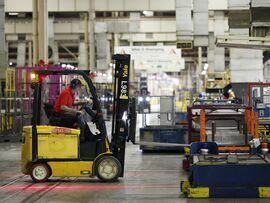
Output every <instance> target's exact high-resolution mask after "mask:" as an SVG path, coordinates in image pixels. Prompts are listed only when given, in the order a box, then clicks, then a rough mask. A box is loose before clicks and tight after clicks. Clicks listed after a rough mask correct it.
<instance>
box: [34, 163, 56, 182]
mask: <svg viewBox="0 0 270 203" xmlns="http://www.w3.org/2000/svg"><path fill="white" fill-rule="evenodd" d="M38 168H40V169H41V170H43V172H44V173H45V174H44V175H43V177H41V178H37V175H35V173H36V172H37V171H36V170H37V169H38ZM30 176H31V178H32V180H33V181H34V182H35V183H43V182H46V181H47V180H48V179H49V177H50V176H51V169H50V167H49V166H48V165H47V164H46V163H37V164H33V166H32V168H31V173H30Z"/></svg>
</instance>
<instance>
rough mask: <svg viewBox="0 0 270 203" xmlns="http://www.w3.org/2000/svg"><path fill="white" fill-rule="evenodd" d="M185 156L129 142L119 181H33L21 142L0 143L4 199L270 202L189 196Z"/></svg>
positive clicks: (0, 180) (1, 194)
mask: <svg viewBox="0 0 270 203" xmlns="http://www.w3.org/2000/svg"><path fill="white" fill-rule="evenodd" d="M182 158H183V156H182V155H178V154H176V153H174V154H168V153H167V154H165V153H158V154H157V153H156V154H152V153H147V154H144V153H142V152H141V151H140V150H139V147H138V146H136V145H135V146H134V145H131V144H128V147H127V154H126V168H125V177H124V178H122V179H120V180H119V181H118V182H115V183H101V182H99V180H98V179H90V178H89V179H88V178H52V179H51V180H50V181H49V182H47V183H42V184H33V182H32V181H31V179H30V177H28V176H24V175H22V174H20V143H0V166H1V167H0V202H12V203H13V202H23V203H30V202H49V203H56V202H57V203H58V202H155V203H158V202H166V203H167V202H168V203H169V202H196V203H208V202H213V203H219V202H220V203H223V202H226V203H237V202H243V203H246V202H248V203H249V202H270V200H267V199H186V198H184V197H182V196H181V195H180V189H179V181H180V179H186V177H187V174H186V173H185V172H183V171H182V170H181V160H182Z"/></svg>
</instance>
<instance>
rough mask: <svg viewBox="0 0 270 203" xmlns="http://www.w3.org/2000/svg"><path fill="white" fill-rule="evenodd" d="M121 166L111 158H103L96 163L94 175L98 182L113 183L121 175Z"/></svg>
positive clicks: (116, 160)
mask: <svg viewBox="0 0 270 203" xmlns="http://www.w3.org/2000/svg"><path fill="white" fill-rule="evenodd" d="M121 170H122V167H121V164H120V162H119V161H118V159H116V158H115V157H113V156H104V157H102V158H101V159H99V160H98V161H97V164H96V174H97V177H98V178H99V179H100V180H103V181H115V180H117V178H118V177H119V175H120V174H121Z"/></svg>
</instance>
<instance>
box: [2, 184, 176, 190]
mask: <svg viewBox="0 0 270 203" xmlns="http://www.w3.org/2000/svg"><path fill="white" fill-rule="evenodd" d="M26 187H27V185H10V186H6V187H5V188H4V189H5V190H20V189H25V190H40V189H45V190H47V189H50V188H53V189H56V190H57V189H58V190H59V189H60V190H66V189H71V190H100V189H102V190H112V189H114V190H118V189H145V188H149V189H151V188H152V189H155V188H156V189H162V188H179V185H58V186H55V185H44V186H42V185H33V186H30V187H27V188H26Z"/></svg>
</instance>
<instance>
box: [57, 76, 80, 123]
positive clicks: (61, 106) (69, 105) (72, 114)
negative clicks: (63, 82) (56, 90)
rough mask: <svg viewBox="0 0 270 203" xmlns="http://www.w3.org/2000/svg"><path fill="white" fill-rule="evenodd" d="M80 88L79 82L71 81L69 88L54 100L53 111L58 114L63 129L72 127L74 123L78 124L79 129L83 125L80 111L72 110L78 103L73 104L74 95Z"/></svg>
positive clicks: (76, 80)
mask: <svg viewBox="0 0 270 203" xmlns="http://www.w3.org/2000/svg"><path fill="white" fill-rule="evenodd" d="M81 87H82V83H81V81H80V80H79V79H73V80H72V81H71V82H70V85H69V87H68V88H66V89H65V90H63V91H62V92H61V94H60V95H59V97H58V98H57V100H56V103H55V105H54V111H55V112H56V113H58V115H59V117H60V118H61V122H62V124H63V126H65V127H73V126H74V124H75V123H77V124H79V126H80V127H83V126H84V125H85V122H84V121H83V119H82V116H81V115H82V114H83V113H82V111H78V110H77V109H76V108H74V107H75V105H79V103H75V94H76V93H78V92H79V91H80V90H81ZM80 104H81V102H80Z"/></svg>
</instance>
